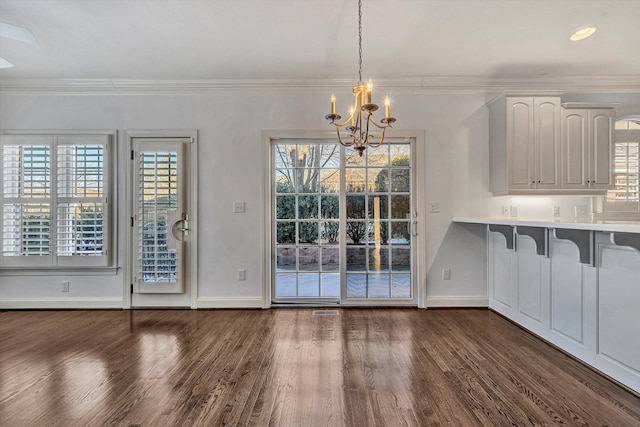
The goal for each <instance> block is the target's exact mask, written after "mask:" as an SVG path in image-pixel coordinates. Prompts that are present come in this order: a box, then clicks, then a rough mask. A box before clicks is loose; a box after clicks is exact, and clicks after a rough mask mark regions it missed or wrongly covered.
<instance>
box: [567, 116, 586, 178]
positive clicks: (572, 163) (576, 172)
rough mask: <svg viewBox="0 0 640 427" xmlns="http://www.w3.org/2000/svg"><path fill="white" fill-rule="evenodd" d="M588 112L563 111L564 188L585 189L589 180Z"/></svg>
mask: <svg viewBox="0 0 640 427" xmlns="http://www.w3.org/2000/svg"><path fill="white" fill-rule="evenodd" d="M587 122H588V110H566V109H563V110H562V163H563V173H562V188H564V189H577V190H581V189H585V188H587V180H588V179H589V170H588V165H589V137H588V133H589V128H588V126H587Z"/></svg>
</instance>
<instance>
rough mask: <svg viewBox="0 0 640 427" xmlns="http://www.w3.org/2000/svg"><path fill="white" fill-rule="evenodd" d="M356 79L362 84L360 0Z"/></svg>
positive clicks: (360, 5)
mask: <svg viewBox="0 0 640 427" xmlns="http://www.w3.org/2000/svg"><path fill="white" fill-rule="evenodd" d="M358 77H359V78H360V80H359V82H360V83H362V0H358Z"/></svg>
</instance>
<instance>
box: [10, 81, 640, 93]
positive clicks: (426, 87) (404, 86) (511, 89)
mask: <svg viewBox="0 0 640 427" xmlns="http://www.w3.org/2000/svg"><path fill="white" fill-rule="evenodd" d="M354 84H355V80H353V79H347V78H339V79H314V78H271V79H238V78H221V79H204V80H180V79H173V80H167V79H165V80H160V79H152V80H141V79H0V93H5V94H9V93H14V94H51V95H59V94H64V95H70V94H82V95H86V94H109V95H136V94H212V93H227V92H253V93H260V92H264V93H327V92H328V91H334V92H336V93H339V92H350V91H351V88H352V87H353V85H354ZM376 86H378V87H381V88H384V90H385V91H386V92H389V93H393V94H429V93H507V94H508V93H519V94H521V93H526V92H531V93H533V92H535V93H540V92H541V91H544V92H561V93H640V76H423V77H402V78H382V79H376Z"/></svg>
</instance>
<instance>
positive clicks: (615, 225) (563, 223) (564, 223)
mask: <svg viewBox="0 0 640 427" xmlns="http://www.w3.org/2000/svg"><path fill="white" fill-rule="evenodd" d="M453 222H460V223H469V224H493V225H519V226H522V227H545V228H567V229H572V230H593V231H606V232H618V233H640V221H613V220H610V221H602V220H592V219H589V218H585V219H575V220H566V219H559V220H555V221H554V220H552V219H525V218H512V217H470V218H453Z"/></svg>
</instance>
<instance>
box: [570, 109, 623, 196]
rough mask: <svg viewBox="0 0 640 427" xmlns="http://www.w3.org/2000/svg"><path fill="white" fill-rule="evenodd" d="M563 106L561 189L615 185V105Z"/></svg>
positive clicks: (591, 189) (593, 189)
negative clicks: (597, 106)
mask: <svg viewBox="0 0 640 427" xmlns="http://www.w3.org/2000/svg"><path fill="white" fill-rule="evenodd" d="M566 107H567V108H563V109H562V166H563V167H562V188H563V189H564V190H574V191H576V192H579V193H583V192H584V191H588V192H600V193H603V192H604V191H606V190H608V189H611V188H612V186H613V166H612V162H613V149H614V146H613V130H614V122H615V113H614V111H615V110H614V109H613V108H576V107H571V106H570V105H568V104H567V105H566Z"/></svg>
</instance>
